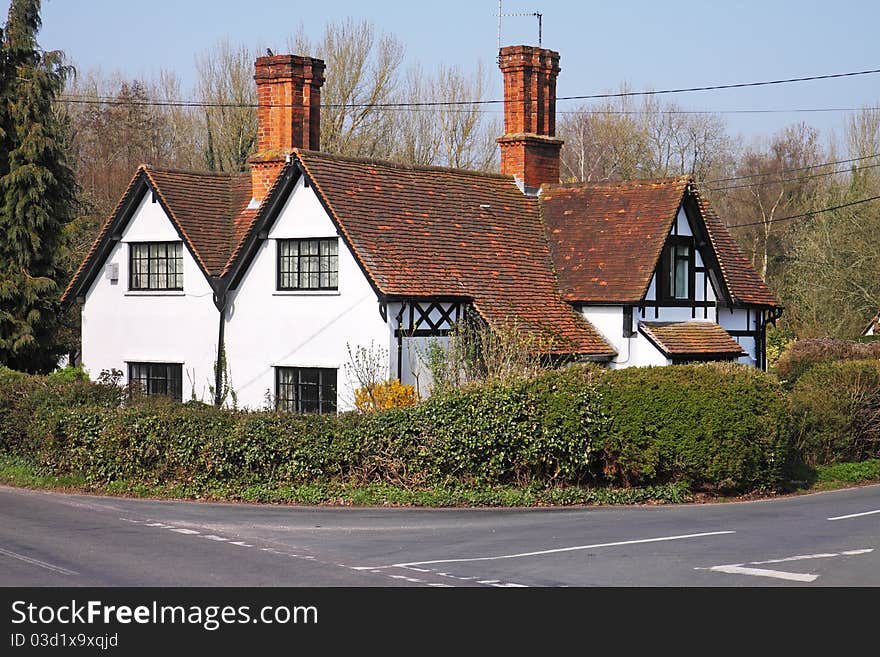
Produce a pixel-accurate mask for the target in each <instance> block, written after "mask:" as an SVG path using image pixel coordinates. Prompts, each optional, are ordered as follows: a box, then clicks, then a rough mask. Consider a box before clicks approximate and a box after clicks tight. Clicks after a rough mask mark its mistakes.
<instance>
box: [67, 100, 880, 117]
mask: <svg viewBox="0 0 880 657" xmlns="http://www.w3.org/2000/svg"><path fill="white" fill-rule="evenodd" d="M60 100H61V101H62V102H64V103H71V104H75V105H111V106H131V107H185V108H221V109H222V108H226V109H257V107H258V105H257V104H254V103H209V102H202V101H196V100H192V101H190V100H121V99H119V98H118V97H112V96H98V97H95V98H86V97H76V96H62V97H61V98H60ZM471 102H472V101H466V104H470V103H471ZM268 107H290V105H286V104H280V105H279V104H273V105H268ZM321 107H322V108H339V107H351V108H355V107H363V106H357V105H342V104H328V105H321ZM370 107H377V108H380V109H384V110H394V111H406V112H436V111H440V110H443V109H446V111H447V112H462V113H467V114H472V113H480V114H496V115H500V114H503V113H504V110H501V109H481V108H477V107H469V108H467V109H461V110H455V109H448V108H444V107H442V106H434V107H419V106H412V105H406V106H403V105H398V106H390V105H384V104H381V103H379V104H374V105H370ZM863 110H869V111H880V107H791V108H782V107H778V108H764V109H741V108H740V109H708V110H685V109H672V110H664V109H656V110H655V109H636V110H613V109H577V110H556V114H568V115H577V114H592V115H601V114H606V115H607V114H611V115H622V116H627V115H630V116H639V115H643V114H662V115H682V116H687V115H697V116H702V115H713V114H734V115H735V114H812V113H831V112H860V111H863Z"/></svg>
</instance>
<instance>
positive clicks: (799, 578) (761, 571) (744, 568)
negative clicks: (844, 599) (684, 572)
mask: <svg viewBox="0 0 880 657" xmlns="http://www.w3.org/2000/svg"><path fill="white" fill-rule="evenodd" d="M873 551H874V548H862V549H859V550H844V551H842V552H820V553H818V554H798V555H795V556H793V557H783V558H782V559H766V560H764V561H749V562H747V563H731V564H725V565H722V566H711V567H709V568H694V570H712V571H715V572H717V573H729V574H731V575H754V576H755V577H774V578H776V579H787V580H791V581H793V582H814V581H816V580H817V579H818V578H819V576H818V575H813V574H812V573H790V572H786V571H784V570H770V569H768V568H751V567H750V566H763V565H766V564H771V563H787V562H792V561H806V560H809V559H831V558H833V557H852V556H858V555H860V554H868V553H870V552H873Z"/></svg>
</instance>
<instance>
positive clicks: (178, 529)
mask: <svg viewBox="0 0 880 657" xmlns="http://www.w3.org/2000/svg"><path fill="white" fill-rule="evenodd" d="M170 530H171V531H173V532H177V533H178V534H189V535H190V536H195V535H196V534H201V532H197V531H196V530H195V529H186V528H185V527H171V528H170Z"/></svg>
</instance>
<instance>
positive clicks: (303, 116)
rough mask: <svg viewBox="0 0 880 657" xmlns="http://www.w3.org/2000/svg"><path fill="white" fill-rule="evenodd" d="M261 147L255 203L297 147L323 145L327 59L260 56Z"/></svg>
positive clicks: (255, 159) (253, 161) (254, 159)
mask: <svg viewBox="0 0 880 657" xmlns="http://www.w3.org/2000/svg"><path fill="white" fill-rule="evenodd" d="M254 71H255V72H254V80H256V82H257V152H256V153H255V154H254V155H252V156H251V157H250V159H249V160H248V161H249V162H250V165H251V188H252V190H253V191H252V194H253V200H252V201H251V204H252V205H257V204H259V203H262V201H263V199H264V198H265V197H266V194H267V193H268V192H269V188H271V187H272V183H274V182H275V178H277V177H278V174H279V173H280V171H281V169H282V167H283V166H284V164H285V162H286V161H287V158H288V156H289V155H290V153H291V151H292V150H293V149H294V148H303V149H310V150H319V149H320V148H321V86H322V85H323V84H324V62H323V61H322V60H320V59H314V58H312V57H300V56H298V55H270V56H268V57H258V58H257V61H256V62H255V63H254Z"/></svg>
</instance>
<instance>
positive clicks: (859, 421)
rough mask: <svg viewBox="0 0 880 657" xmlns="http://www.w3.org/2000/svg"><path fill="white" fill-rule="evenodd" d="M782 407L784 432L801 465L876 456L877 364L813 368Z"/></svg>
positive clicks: (879, 424) (879, 440)
mask: <svg viewBox="0 0 880 657" xmlns="http://www.w3.org/2000/svg"><path fill="white" fill-rule="evenodd" d="M788 403H789V411H788V416H789V430H790V432H791V435H792V439H793V440H794V442H795V445H796V447H797V450H798V452H799V453H800V454H801V456H802V457H803V459H804V461H805V462H806V463H807V464H809V465H820V464H830V463H842V462H848V461H862V460H865V459H868V458H878V457H880V361H877V360H848V361H837V362H834V361H831V362H825V363H820V364H817V365H814V366H813V367H811V368H809V369H808V370H807V371H805V372H804V374H802V375H801V376H800V378H799V379H798V380H797V382H796V383H795V385H794V387H793V388H792V390H791V393H790V395H789V400H788Z"/></svg>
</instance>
